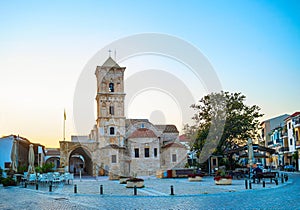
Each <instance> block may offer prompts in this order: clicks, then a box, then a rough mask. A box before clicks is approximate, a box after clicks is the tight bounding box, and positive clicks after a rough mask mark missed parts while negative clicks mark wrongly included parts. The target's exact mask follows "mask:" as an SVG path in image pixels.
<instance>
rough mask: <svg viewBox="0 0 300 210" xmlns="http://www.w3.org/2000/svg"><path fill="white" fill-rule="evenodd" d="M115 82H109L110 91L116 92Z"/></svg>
mask: <svg viewBox="0 0 300 210" xmlns="http://www.w3.org/2000/svg"><path fill="white" fill-rule="evenodd" d="M114 91H115V90H114V83H112V82H111V83H109V92H114Z"/></svg>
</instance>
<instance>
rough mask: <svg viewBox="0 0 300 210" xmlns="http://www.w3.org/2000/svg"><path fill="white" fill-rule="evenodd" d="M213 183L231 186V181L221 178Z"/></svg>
mask: <svg viewBox="0 0 300 210" xmlns="http://www.w3.org/2000/svg"><path fill="white" fill-rule="evenodd" d="M215 183H216V184H217V185H231V184H232V179H226V178H221V179H220V180H218V181H217V180H215Z"/></svg>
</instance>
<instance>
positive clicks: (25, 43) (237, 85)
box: [0, 0, 300, 147]
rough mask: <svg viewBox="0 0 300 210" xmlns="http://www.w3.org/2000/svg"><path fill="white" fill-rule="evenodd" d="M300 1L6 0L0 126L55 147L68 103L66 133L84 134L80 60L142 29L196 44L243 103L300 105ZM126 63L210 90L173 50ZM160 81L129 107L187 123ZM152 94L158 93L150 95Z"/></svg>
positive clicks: (268, 109) (0, 44)
mask: <svg viewBox="0 0 300 210" xmlns="http://www.w3.org/2000/svg"><path fill="white" fill-rule="evenodd" d="M299 11H300V3H299V1H297V0H295V1H291V0H287V1H283V0H282V1H276V0H275V1H267V0H250V1H248V0H245V1H239V0H236V1H234V0H228V1H223V0H212V1H202V0H200V1H199V0H195V1H174V0H165V1H158V0H154V1H145V0H139V1H114V0H112V1H98V0H97V1H96V0H94V1H92V0H87V1H79V0H72V1H71V0H69V1H59V0H54V1H37V0H36V1H26V0H24V1H21V0H19V1H17V0H12V1H1V2H0V26H1V33H0V72H1V76H0V90H1V92H0V107H1V109H0V136H5V135H9V134H15V135H18V134H19V135H20V136H23V137H26V138H28V139H29V140H30V141H32V142H35V143H41V144H43V145H45V146H47V147H58V142H59V141H60V140H62V138H63V113H64V109H66V113H67V120H66V139H67V140H70V137H71V135H76V134H79V135H85V134H88V133H89V131H90V130H86V132H85V133H82V132H81V133H78V132H77V130H76V128H75V126H74V120H73V97H74V91H75V87H76V84H77V81H78V78H79V76H80V74H81V72H82V71H83V69H84V66H85V65H86V64H87V63H88V61H89V60H90V59H91V57H93V56H94V55H95V54H96V53H97V52H98V51H99V50H100V49H102V48H104V47H105V46H106V45H108V44H110V43H111V42H114V41H115V40H118V39H121V38H123V37H127V36H131V35H134V34H140V33H158V34H167V35H170V36H174V37H177V38H180V39H182V40H185V41H186V42H188V43H190V44H191V45H193V46H194V47H196V48H197V49H198V50H199V51H201V52H202V53H203V55H204V56H205V57H206V58H207V59H208V61H209V62H210V63H211V65H212V66H213V68H214V70H215V72H216V74H217V76H218V78H219V80H220V82H221V84H222V87H223V90H225V91H230V92H242V93H243V94H244V95H246V97H247V101H246V104H248V105H253V104H256V105H258V106H259V107H261V112H262V113H264V114H265V116H264V117H263V119H268V118H271V117H275V116H278V115H281V114H292V113H293V112H295V111H300V94H299V84H300V83H299V78H300V12H299ZM107 50H108V49H107ZM112 50H114V49H112ZM116 50H117V53H118V49H116ZM187 53H188V52H187ZM112 54H113V53H112ZM99 64H101V63H99ZM120 65H121V66H126V67H127V68H126V71H125V79H126V78H128V77H129V76H130V75H133V74H134V73H136V72H139V71H140V70H144V69H153V68H155V69H161V70H165V71H166V72H170V73H172V69H173V70H174V69H176V70H174V71H173V75H174V76H175V77H177V78H179V79H180V80H181V81H182V82H183V83H184V84H186V86H187V87H188V88H189V89H190V92H191V93H192V95H193V96H194V99H195V101H198V100H199V99H200V98H201V97H202V96H203V95H204V94H206V92H205V90H204V89H205V88H203V87H201V84H197V81H196V80H195V79H194V78H193V75H190V74H188V73H182V72H187V71H185V70H184V68H185V67H184V66H182V65H180V64H178V63H176V62H175V61H174V60H172V59H171V60H170V59H168V58H163V57H159V56H145V57H144V58H143V59H142V58H139V57H135V58H132V59H131V60H130V59H128V60H125V61H123V62H122V63H121V64H120ZM92 77H94V74H93V75H92ZM95 82H96V78H95ZM158 90H159V91H148V92H147V91H144V92H142V93H140V94H139V95H138V97H136V98H135V100H134V101H131V102H130V107H129V108H128V112H127V113H126V117H130V118H151V114H152V119H153V120H155V119H156V120H157V122H154V123H161V122H162V121H163V122H164V123H168V124H176V125H177V126H178V128H179V129H181V127H182V124H184V123H187V122H186V120H183V119H185V117H184V116H182V115H184V113H185V112H184V111H182V110H181V111H180V110H179V108H178V106H177V105H176V100H175V99H174V98H172V97H171V96H170V95H168V93H167V92H166V91H164V90H160V89H158ZM95 94H96V86H95V93H92V95H94V96H95ZM94 96H93V98H94ZM149 98H151V99H154V100H156V103H153V104H152V103H148V102H145V100H147V99H149ZM157 101H159V102H160V103H158V102H157ZM141 106H143V109H141V108H140V107H141ZM186 109H189V107H186ZM162 116H164V117H162ZM263 119H262V120H263ZM92 124H93V122H92ZM92 124H91V125H88V126H87V127H90V128H92Z"/></svg>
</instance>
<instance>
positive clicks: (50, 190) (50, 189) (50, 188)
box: [49, 183, 52, 192]
mask: <svg viewBox="0 0 300 210" xmlns="http://www.w3.org/2000/svg"><path fill="white" fill-rule="evenodd" d="M49 192H52V184H51V183H50V185H49Z"/></svg>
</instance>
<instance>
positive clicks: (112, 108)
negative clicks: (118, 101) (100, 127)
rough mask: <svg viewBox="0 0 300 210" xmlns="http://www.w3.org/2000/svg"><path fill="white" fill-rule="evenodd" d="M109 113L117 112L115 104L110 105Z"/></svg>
mask: <svg viewBox="0 0 300 210" xmlns="http://www.w3.org/2000/svg"><path fill="white" fill-rule="evenodd" d="M109 114H111V115H114V114H115V109H114V107H113V106H110V107H109Z"/></svg>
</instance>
